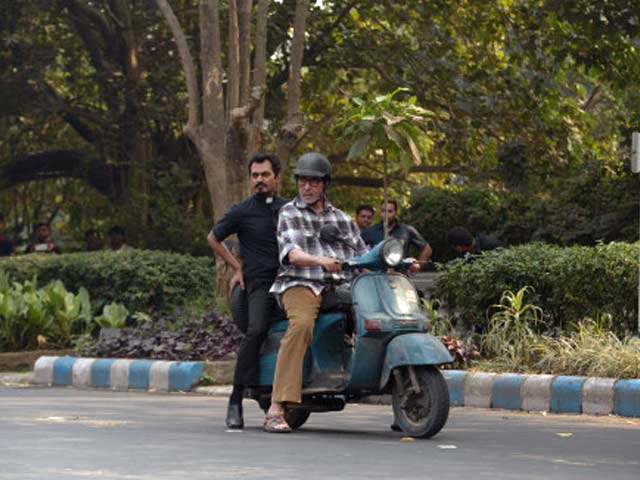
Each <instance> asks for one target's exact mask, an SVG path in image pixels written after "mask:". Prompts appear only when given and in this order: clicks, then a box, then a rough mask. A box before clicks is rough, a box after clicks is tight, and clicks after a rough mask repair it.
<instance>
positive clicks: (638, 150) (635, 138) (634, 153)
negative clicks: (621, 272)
mask: <svg viewBox="0 0 640 480" xmlns="http://www.w3.org/2000/svg"><path fill="white" fill-rule="evenodd" d="M631 172H633V173H640V132H633V133H632V134H631ZM639 178H640V177H639ZM638 237H639V238H640V204H639V205H638ZM637 327H638V331H637V334H638V336H640V257H639V258H638V325H637Z"/></svg>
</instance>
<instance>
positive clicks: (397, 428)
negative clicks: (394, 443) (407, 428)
mask: <svg viewBox="0 0 640 480" xmlns="http://www.w3.org/2000/svg"><path fill="white" fill-rule="evenodd" d="M389 428H390V429H391V430H393V431H394V432H401V431H402V429H401V428H400V426H399V425H398V424H397V423H396V422H393V423H392V424H391V425H389Z"/></svg>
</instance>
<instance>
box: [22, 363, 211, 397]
mask: <svg viewBox="0 0 640 480" xmlns="http://www.w3.org/2000/svg"><path fill="white" fill-rule="evenodd" d="M203 371H204V362H169V361H164V360H121V359H117V360H116V359H107V358H76V357H40V358H39V359H38V360H37V361H36V364H35V367H34V384H36V385H42V386H49V387H50V386H73V387H78V388H109V389H113V390H127V389H141V390H158V391H164V392H171V391H189V390H191V389H193V388H194V387H195V386H196V385H198V383H199V382H200V378H201V377H202V373H203Z"/></svg>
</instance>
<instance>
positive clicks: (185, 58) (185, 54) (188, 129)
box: [156, 0, 200, 138]
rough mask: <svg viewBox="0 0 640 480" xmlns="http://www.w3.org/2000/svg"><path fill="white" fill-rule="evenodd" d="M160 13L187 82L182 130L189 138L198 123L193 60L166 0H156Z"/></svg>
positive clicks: (198, 99) (196, 87)
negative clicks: (185, 116)
mask: <svg viewBox="0 0 640 480" xmlns="http://www.w3.org/2000/svg"><path fill="white" fill-rule="evenodd" d="M156 4H157V5H158V9H159V10H160V13H161V14H162V16H163V17H164V19H165V20H166V22H167V24H168V25H169V29H170V30H171V32H172V33H173V38H174V40H175V42H176V46H177V47H178V53H179V54H180V60H181V62H182V67H183V68H184V74H185V77H186V82H187V92H188V95H189V119H188V120H187V125H186V126H185V127H184V132H185V134H186V135H187V136H189V137H190V138H191V137H192V136H194V135H195V134H196V131H197V129H198V127H199V125H200V88H199V87H198V80H197V78H196V66H195V63H194V62H193V57H192V56H191V52H190V51H189V45H188V44H187V39H186V37H185V35H184V32H183V31H182V28H180V24H179V23H178V19H177V18H176V16H175V14H174V13H173V10H171V6H170V5H169V3H168V2H167V0H156Z"/></svg>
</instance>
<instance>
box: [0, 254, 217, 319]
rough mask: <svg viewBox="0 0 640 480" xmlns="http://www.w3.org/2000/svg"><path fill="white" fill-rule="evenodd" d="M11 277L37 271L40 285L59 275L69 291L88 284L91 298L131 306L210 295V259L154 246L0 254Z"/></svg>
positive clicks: (173, 303)
mask: <svg viewBox="0 0 640 480" xmlns="http://www.w3.org/2000/svg"><path fill="white" fill-rule="evenodd" d="M0 271H4V272H6V273H8V274H9V276H10V278H11V280H13V281H24V280H29V279H31V278H33V277H34V276H37V278H38V284H39V285H41V286H42V285H46V284H47V283H49V282H51V281H53V280H62V282H63V283H64V285H65V286H66V287H67V289H69V290H70V291H74V292H77V291H78V290H79V289H80V287H84V288H86V289H87V290H88V292H89V294H90V296H91V300H92V303H94V305H102V304H104V303H106V302H110V301H117V302H119V303H123V304H124V305H125V306H126V307H127V308H128V309H129V311H130V312H137V311H141V312H150V311H157V312H166V311H169V310H171V309H172V308H174V307H178V306H182V305H186V304H188V303H189V302H192V301H194V300H198V299H208V298H211V297H212V296H213V293H214V284H215V272H214V266H213V259H211V258H208V257H192V256H189V255H182V254H177V253H168V252H162V251H154V250H137V249H130V250H128V251H125V252H112V251H100V252H83V253H69V254H63V255H42V254H31V255H23V256H17V257H9V258H3V259H0Z"/></svg>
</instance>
